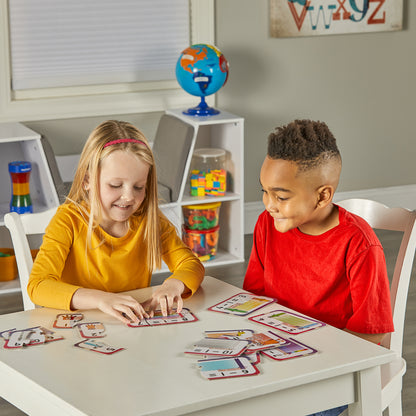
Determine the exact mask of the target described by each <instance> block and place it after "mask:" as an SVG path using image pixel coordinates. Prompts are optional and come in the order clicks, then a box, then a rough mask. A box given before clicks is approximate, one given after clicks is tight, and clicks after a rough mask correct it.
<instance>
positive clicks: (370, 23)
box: [270, 0, 403, 38]
mask: <svg viewBox="0 0 416 416" xmlns="http://www.w3.org/2000/svg"><path fill="white" fill-rule="evenodd" d="M402 21H403V0H270V36H271V37H275V38H280V37H292V36H315V35H334V34H342V33H361V32H381V31H392V30H401V29H402Z"/></svg>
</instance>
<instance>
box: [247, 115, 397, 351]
mask: <svg viewBox="0 0 416 416" xmlns="http://www.w3.org/2000/svg"><path fill="white" fill-rule="evenodd" d="M340 173H341V156H340V153H339V150H338V148H337V145H336V141H335V138H334V137H333V135H332V133H331V132H330V131H329V129H328V127H327V125H326V124H325V123H322V122H314V121H310V120H296V121H294V122H292V123H290V124H288V125H287V126H285V127H280V128H278V129H277V130H276V131H275V132H274V133H271V134H270V136H269V140H268V152H267V156H266V158H265V160H264V163H263V166H262V168H261V173H260V183H261V186H262V190H263V202H264V205H265V207H266V210H265V211H264V212H263V213H262V214H261V215H260V217H259V219H258V221H257V224H256V228H255V230H254V241H253V249H252V252H251V257H250V261H249V265H248V268H247V272H246V276H245V280H244V289H245V290H248V291H251V292H254V293H256V294H259V295H260V294H261V295H265V296H271V297H275V298H277V300H278V302H279V303H280V304H282V305H285V306H288V307H290V308H293V309H295V310H297V311H299V312H301V313H304V314H306V315H309V316H311V317H314V318H316V319H319V320H322V321H324V322H326V323H328V324H330V325H333V326H335V327H337V328H340V329H344V330H346V331H348V332H351V333H353V334H355V335H358V336H359V337H361V338H364V339H366V340H369V341H372V342H375V343H379V342H381V340H382V338H383V336H384V335H385V334H386V333H389V332H392V331H393V330H394V329H393V320H392V312H391V305H390V290H389V282H388V277H387V271H386V264H385V259H384V253H383V249H382V246H381V244H380V242H379V241H378V239H377V237H376V235H375V233H374V231H373V230H372V229H371V227H370V226H369V225H368V224H367V223H366V222H365V221H364V220H363V219H361V218H360V217H358V216H356V215H353V214H351V213H349V212H347V211H345V210H344V209H343V208H342V207H338V206H337V205H335V204H334V203H333V202H332V198H333V196H334V192H335V190H336V188H337V185H338V181H339V177H340Z"/></svg>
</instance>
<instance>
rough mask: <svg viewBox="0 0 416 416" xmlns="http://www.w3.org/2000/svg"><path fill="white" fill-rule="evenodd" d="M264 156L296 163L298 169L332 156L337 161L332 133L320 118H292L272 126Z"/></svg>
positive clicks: (336, 148)
mask: <svg viewBox="0 0 416 416" xmlns="http://www.w3.org/2000/svg"><path fill="white" fill-rule="evenodd" d="M267 156H269V157H270V158H271V159H284V160H289V161H293V162H295V163H296V164H298V166H299V169H300V170H301V171H305V170H309V169H312V168H315V167H317V166H319V165H321V164H323V163H324V162H325V161H328V160H330V159H332V158H336V159H338V160H339V161H341V154H340V152H339V150H338V147H337V143H336V140H335V137H334V136H333V134H332V133H331V131H330V130H329V128H328V126H327V125H326V124H325V123H323V122H321V121H312V120H294V121H292V122H291V123H289V124H287V125H286V126H281V127H276V129H275V131H274V132H272V133H270V135H269V138H268V147H267Z"/></svg>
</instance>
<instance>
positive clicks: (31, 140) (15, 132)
mask: <svg viewBox="0 0 416 416" xmlns="http://www.w3.org/2000/svg"><path fill="white" fill-rule="evenodd" d="M48 152H49V147H48V143H47V142H45V140H44V139H43V138H42V137H41V136H40V134H38V133H36V132H35V131H33V130H31V129H29V128H27V127H26V126H24V125H23V124H21V123H0V172H1V174H0V247H3V248H11V247H12V243H11V239H10V235H9V231H8V230H7V229H6V227H5V226H4V214H5V213H7V212H9V211H10V200H11V197H12V189H14V188H12V186H11V175H10V173H9V163H10V162H15V161H26V162H30V167H31V171H30V177H29V178H30V179H29V183H28V184H23V183H20V184H19V185H20V187H19V189H23V188H22V186H23V185H24V187H26V186H27V187H28V189H29V191H30V200H31V203H32V207H33V212H41V211H44V210H46V209H48V208H52V207H55V206H58V205H59V197H58V193H57V191H56V187H55V183H54V178H53V175H52V173H51V170H50V166H49V159H48V157H49V155H48ZM25 189H26V188H25ZM3 251H4V250H3ZM5 270H6V269H5V268H1V270H0V295H1V294H6V293H13V292H19V291H20V283H19V279H17V278H14V279H11V280H9V278H10V276H6V275H5ZM15 270H16V274H17V269H15Z"/></svg>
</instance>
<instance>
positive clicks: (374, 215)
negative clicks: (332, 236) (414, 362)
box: [336, 199, 416, 356]
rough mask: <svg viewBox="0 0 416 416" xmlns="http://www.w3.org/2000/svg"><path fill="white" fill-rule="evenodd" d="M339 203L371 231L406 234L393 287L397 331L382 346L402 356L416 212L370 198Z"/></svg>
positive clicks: (395, 271) (395, 268) (400, 249)
mask: <svg viewBox="0 0 416 416" xmlns="http://www.w3.org/2000/svg"><path fill="white" fill-rule="evenodd" d="M336 204H337V205H340V206H341V207H343V208H345V209H346V210H347V211H349V212H352V213H353V214H356V215H358V216H360V217H362V218H363V219H364V220H366V221H367V222H368V224H369V225H370V226H371V227H372V228H375V229H380V230H390V231H400V232H402V233H403V236H402V240H401V244H400V248H399V252H398V255H397V258H396V263H395V266H394V272H393V277H392V279H391V284H390V297H391V305H392V309H393V322H394V329H395V330H394V332H393V333H391V334H389V335H388V336H386V337H385V339H384V340H383V343H382V344H383V345H384V346H385V347H387V348H390V349H391V350H393V351H395V352H397V353H398V354H399V355H400V356H401V355H402V349H403V331H404V319H405V314H406V303H407V295H408V291H409V283H410V277H411V274H412V266H413V260H414V256H415V250H416V225H415V221H416V211H410V210H408V209H405V208H390V207H388V206H386V205H383V204H381V203H380V202H376V201H372V200H368V199H346V200H344V201H340V202H336Z"/></svg>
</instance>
